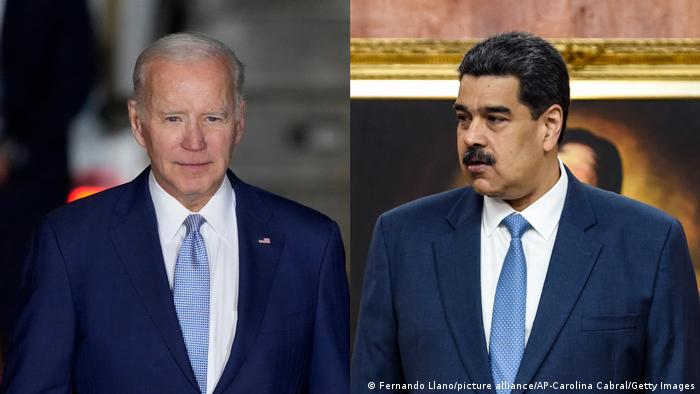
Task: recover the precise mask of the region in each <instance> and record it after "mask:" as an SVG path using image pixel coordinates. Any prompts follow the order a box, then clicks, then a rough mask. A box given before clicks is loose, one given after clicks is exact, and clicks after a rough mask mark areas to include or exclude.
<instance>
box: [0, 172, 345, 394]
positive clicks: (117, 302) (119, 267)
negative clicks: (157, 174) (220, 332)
mask: <svg viewBox="0 0 700 394" xmlns="http://www.w3.org/2000/svg"><path fill="white" fill-rule="evenodd" d="M228 176H229V178H230V180H231V184H232V185H233V188H234V190H235V193H236V215H237V221H238V229H239V247H240V251H239V256H240V266H239V268H240V280H239V283H240V285H239V301H238V316H239V317H238V323H237V326H236V335H235V338H234V341H233V347H232V350H231V354H230V357H229V359H228V363H227V365H226V367H225V369H224V372H223V375H222V377H221V379H220V381H219V383H218V385H217V386H216V390H215V393H217V394H218V393H222V394H223V393H227V394H233V393H275V394H278V393H330V392H333V393H345V392H347V391H348V386H349V385H348V379H349V373H348V362H349V354H348V353H349V352H348V347H349V344H348V342H349V341H348V337H349V333H348V294H347V292H348V290H347V281H346V278H345V267H344V252H343V246H342V241H341V238H340V234H339V231H338V227H337V225H336V224H335V223H334V222H333V221H332V220H330V219H329V218H327V217H326V216H324V215H321V214H320V213H318V212H315V211H313V210H311V209H309V208H305V207H303V206H301V205H299V204H296V203H294V202H291V201H289V200H286V199H283V198H281V197H277V196H274V195H272V194H270V193H267V192H265V191H263V190H260V189H258V188H255V187H252V186H250V185H247V184H245V183H243V182H242V181H240V180H239V179H237V178H236V177H235V176H234V175H233V174H232V173H229V174H228ZM265 237H267V238H270V240H271V242H270V243H269V244H264V243H259V242H258V240H259V239H261V238H265ZM29 261H30V272H29V273H28V282H27V291H26V303H25V305H24V308H23V311H22V312H21V317H20V319H19V321H18V323H17V327H16V330H15V333H14V336H13V340H12V344H11V347H10V355H9V360H8V364H7V366H6V370H5V376H4V380H3V389H2V390H0V391H2V392H3V393H70V392H71V391H72V389H75V390H76V391H77V392H79V393H99V394H105V393H119V394H123V393H168V394H177V393H196V392H198V389H197V384H196V381H195V377H194V373H193V372H192V368H191V366H190V363H189V359H188V357H187V352H186V349H185V345H184V342H183V339H182V335H181V332H180V327H179V323H178V319H177V315H176V312H175V307H174V304H173V300H172V293H171V290H170V288H169V286H168V280H167V277H166V272H165V267H164V263H163V255H162V252H161V248H160V241H159V238H158V232H157V222H156V217H155V210H154V207H153V203H152V201H151V198H150V194H149V190H148V170H146V171H144V172H143V173H142V174H141V175H140V176H139V177H137V178H136V179H135V180H134V181H132V182H130V183H127V184H125V185H122V186H119V187H116V188H114V189H111V190H108V191H105V192H103V193H100V194H98V195H95V196H91V197H88V198H85V199H83V200H79V201H77V202H76V203H73V204H69V205H67V206H64V207H62V208H60V209H58V210H56V211H54V212H53V213H51V214H50V215H49V216H48V217H47V218H46V220H45V221H44V222H43V224H42V225H41V227H40V228H39V229H38V231H37V235H36V239H35V243H34V247H33V250H32V254H31V256H30V259H29Z"/></svg>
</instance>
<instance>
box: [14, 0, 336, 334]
mask: <svg viewBox="0 0 700 394" xmlns="http://www.w3.org/2000/svg"><path fill="white" fill-rule="evenodd" d="M0 20H2V21H3V23H2V25H1V26H2V52H1V55H0V56H2V57H1V61H2V62H1V64H2V66H1V68H0V75H1V76H2V79H1V80H2V83H0V99H1V100H2V107H1V108H2V112H0V124H2V127H0V215H1V217H3V218H4V220H2V221H0V248H1V249H0V250H3V251H4V255H3V257H2V261H1V263H0V268H1V269H2V271H1V272H0V292H1V294H0V297H2V298H0V299H1V300H2V302H1V303H0V305H1V306H2V311H1V312H2V313H1V315H2V320H3V321H2V329H3V331H5V330H6V327H7V325H8V324H9V321H10V320H11V318H10V317H11V316H13V314H14V313H15V310H14V308H15V306H14V304H13V300H14V299H16V298H15V295H14V294H15V293H14V292H15V291H16V288H15V287H16V282H17V279H16V278H18V276H19V273H20V270H21V268H20V267H21V264H20V262H21V260H22V259H23V257H22V256H24V255H25V254H26V248H27V244H28V243H29V239H30V236H31V231H32V228H33V227H34V226H35V225H36V223H37V222H38V221H39V220H40V218H41V216H43V215H44V214H45V213H46V212H48V211H49V210H51V209H53V208H55V207H56V206H58V205H60V204H62V203H65V201H67V200H68V199H69V198H70V199H74V198H79V197H80V196H83V195H86V194H89V193H92V192H94V191H97V190H101V189H104V188H107V187H111V186H115V185H118V184H121V183H124V182H127V181H130V180H131V179H133V178H134V177H135V176H136V175H138V174H139V173H140V172H141V171H142V170H143V168H144V167H145V166H146V165H147V164H148V158H147V156H146V154H145V152H144V151H143V150H142V149H141V148H140V147H139V146H138V145H137V144H136V142H135V141H134V140H133V137H132V135H131V132H130V128H129V123H128V117H127V110H126V100H127V99H128V97H129V96H130V95H131V91H132V83H131V74H132V70H133V66H134V63H135V61H136V58H137V56H138V54H139V53H140V52H141V51H142V50H143V49H144V48H145V47H146V46H147V45H148V44H149V43H151V42H152V41H154V40H155V39H157V38H158V37H160V36H163V35H165V34H168V33H172V32H176V31H185V30H187V31H197V32H201V33H204V34H206V35H209V36H211V37H214V38H216V39H219V40H220V41H222V42H224V43H225V44H227V45H228V46H230V47H231V48H232V49H233V50H234V51H235V52H236V53H237V55H238V57H239V58H240V59H241V60H242V61H243V63H244V64H245V66H246V85H245V92H244V94H245V97H246V100H247V112H246V115H247V116H246V133H245V135H244V139H243V142H242V144H241V145H240V146H239V147H238V148H237V149H236V151H235V152H234V158H233V161H232V168H233V170H234V171H235V173H236V174H237V175H238V176H239V177H240V178H241V179H243V180H244V181H246V182H248V183H251V184H254V185H256V186H260V187H262V188H265V189H268V190H270V191H272V192H274V193H276V194H280V195H283V196H285V197H288V198H291V199H293V200H296V201H298V202H301V203H302V204H305V205H308V206H310V207H312V208H315V209H317V210H319V211H321V212H323V213H325V214H327V215H328V216H330V217H331V218H333V219H334V220H336V221H337V222H338V223H339V225H340V227H341V231H342V234H343V238H344V239H345V241H346V243H347V242H349V214H350V212H349V203H350V194H349V180H350V173H349V171H350V162H349V135H350V132H349V85H348V74H349V51H348V46H349V2H348V0H340V1H318V0H297V1H294V2H289V1H284V0H257V1H252V0H199V1H185V0H62V1H54V0H1V1H0ZM5 251H7V252H5ZM3 337H4V335H3ZM4 345H5V344H4V343H3V347H4Z"/></svg>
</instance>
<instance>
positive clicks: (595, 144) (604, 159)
mask: <svg viewBox="0 0 700 394" xmlns="http://www.w3.org/2000/svg"><path fill="white" fill-rule="evenodd" d="M567 143H577V144H582V145H586V146H588V147H589V148H591V149H592V150H593V152H595V156H596V157H595V173H596V175H597V177H598V187H599V188H601V189H605V190H609V191H611V192H615V193H618V194H619V193H620V191H622V159H621V157H620V152H618V150H617V148H616V147H615V145H614V144H613V143H612V142H610V141H609V140H608V139H606V138H603V137H600V136H597V135H595V134H593V133H592V132H591V131H590V130H587V129H582V128H570V129H568V130H567V131H566V138H564V141H562V142H561V144H559V147H560V148H561V147H563V146H564V145H565V144H567Z"/></svg>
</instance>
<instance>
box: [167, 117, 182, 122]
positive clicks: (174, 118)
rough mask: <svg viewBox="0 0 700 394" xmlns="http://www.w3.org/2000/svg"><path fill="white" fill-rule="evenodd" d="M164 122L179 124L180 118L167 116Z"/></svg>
mask: <svg viewBox="0 0 700 394" xmlns="http://www.w3.org/2000/svg"><path fill="white" fill-rule="evenodd" d="M165 121H166V122H169V123H175V122H179V121H180V117H179V116H168V117H166V118H165Z"/></svg>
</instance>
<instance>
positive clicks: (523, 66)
mask: <svg viewBox="0 0 700 394" xmlns="http://www.w3.org/2000/svg"><path fill="white" fill-rule="evenodd" d="M458 70H459V78H460V79H462V76H464V75H465V74H466V75H473V76H475V77H479V76H483V75H502V76H505V75H512V76H514V77H516V78H518V80H519V81H520V93H519V97H518V99H519V100H520V102H521V103H523V104H524V105H526V106H527V107H528V108H529V109H530V113H531V114H532V118H533V119H537V118H539V117H540V115H542V113H544V111H546V110H547V108H549V107H550V106H552V105H553V104H559V105H560V106H561V108H562V110H563V112H564V113H563V116H564V119H563V123H562V125H561V134H560V136H559V140H558V142H559V143H561V141H562V138H563V136H564V130H566V118H567V116H568V115H569V73H568V71H567V70H566V63H565V62H564V59H563V58H562V57H561V55H560V54H559V52H558V51H557V50H556V49H555V48H554V47H553V46H552V44H550V43H548V42H547V41H545V40H543V39H542V38H540V37H537V36H534V35H532V34H529V33H523V32H510V33H502V34H498V35H495V36H493V37H489V38H487V39H485V40H483V41H480V42H479V43H477V44H476V45H475V46H474V47H473V48H472V49H470V50H469V51H468V52H467V53H466V54H465V55H464V58H463V59H462V63H461V64H460V65H459V69H458Z"/></svg>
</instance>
